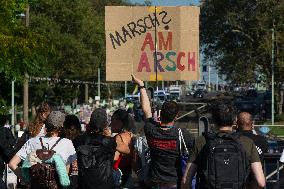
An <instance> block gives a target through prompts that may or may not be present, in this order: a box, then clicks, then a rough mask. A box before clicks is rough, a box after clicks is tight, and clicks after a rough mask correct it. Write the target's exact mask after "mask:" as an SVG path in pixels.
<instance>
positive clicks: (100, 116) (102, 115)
mask: <svg viewBox="0 0 284 189" xmlns="http://www.w3.org/2000/svg"><path fill="white" fill-rule="evenodd" d="M107 126H108V120H107V113H106V110H105V109H102V108H97V109H95V110H94V111H93V113H92V115H91V118H90V123H89V129H90V130H89V131H90V132H94V131H95V132H102V131H103V129H105V128H106V127H107Z"/></svg>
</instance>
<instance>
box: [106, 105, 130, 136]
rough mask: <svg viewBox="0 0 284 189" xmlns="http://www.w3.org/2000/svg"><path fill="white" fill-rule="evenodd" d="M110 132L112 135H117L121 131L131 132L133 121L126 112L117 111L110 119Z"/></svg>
mask: <svg viewBox="0 0 284 189" xmlns="http://www.w3.org/2000/svg"><path fill="white" fill-rule="evenodd" d="M110 126H111V131H112V132H114V133H119V132H121V131H123V130H126V131H131V132H132V131H133V130H134V121H133V118H132V117H131V115H129V113H128V112H127V111H126V110H122V109H118V110H116V111H115V112H114V113H113V115H112V117H111V123H110Z"/></svg>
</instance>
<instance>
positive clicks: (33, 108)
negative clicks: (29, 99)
mask: <svg viewBox="0 0 284 189" xmlns="http://www.w3.org/2000/svg"><path fill="white" fill-rule="evenodd" d="M35 116H36V107H35V105H34V104H33V105H32V118H33V119H34V118H35Z"/></svg>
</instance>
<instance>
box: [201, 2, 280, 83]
mask: <svg viewBox="0 0 284 189" xmlns="http://www.w3.org/2000/svg"><path fill="white" fill-rule="evenodd" d="M283 13H284V1H283V0H277V1H276V0H250V1H248V0H230V1H228V0H204V1H202V4H201V43H202V50H203V53H204V55H205V60H206V61H211V62H213V63H214V64H216V67H217V68H218V70H219V72H220V73H221V74H224V75H226V77H227V80H229V81H233V82H235V83H242V82H251V81H254V80H255V79H256V78H255V77H256V75H258V74H259V73H263V74H264V75H265V76H266V77H267V78H268V80H267V82H269V78H270V76H269V75H270V74H271V46H272V45H271V44H272V43H271V41H272V40H271V28H272V27H273V22H274V23H275V31H276V36H277V39H276V41H277V43H276V44H277V45H276V46H277V47H278V50H277V51H276V52H277V57H280V56H281V54H282V56H283V54H284V49H280V44H283V42H284V39H283V27H282V26H281V25H282V24H283V23H284V18H283ZM277 61H278V64H280V59H277Z"/></svg>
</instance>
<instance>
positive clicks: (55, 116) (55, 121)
mask: <svg viewBox="0 0 284 189" xmlns="http://www.w3.org/2000/svg"><path fill="white" fill-rule="evenodd" d="M64 121H65V114H64V113H62V112H60V111H52V112H50V114H49V115H48V117H47V119H46V121H45V127H46V129H47V131H51V130H55V129H59V128H62V127H63V123H64Z"/></svg>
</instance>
